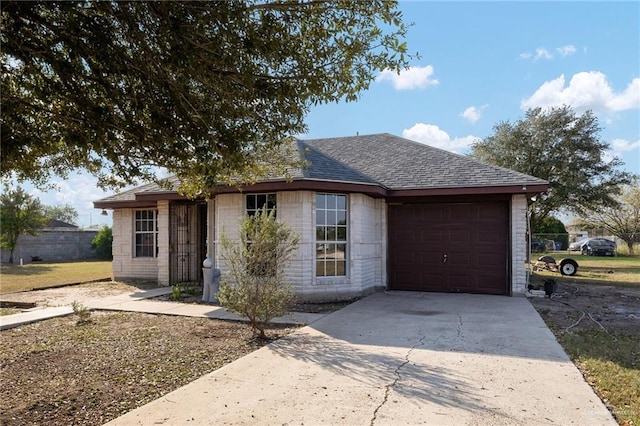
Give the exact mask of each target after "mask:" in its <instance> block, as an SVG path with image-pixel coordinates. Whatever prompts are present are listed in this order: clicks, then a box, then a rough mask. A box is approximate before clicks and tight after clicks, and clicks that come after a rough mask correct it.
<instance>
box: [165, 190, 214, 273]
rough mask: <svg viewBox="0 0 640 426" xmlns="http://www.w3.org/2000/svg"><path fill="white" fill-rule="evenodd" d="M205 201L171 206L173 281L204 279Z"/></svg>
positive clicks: (178, 203)
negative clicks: (202, 277) (202, 276)
mask: <svg viewBox="0 0 640 426" xmlns="http://www.w3.org/2000/svg"><path fill="white" fill-rule="evenodd" d="M206 211H207V206H206V204H203V203H183V202H174V203H171V205H170V207H169V221H170V224H169V229H170V234H169V250H170V257H169V259H170V264H169V268H170V284H171V285H173V284H177V283H191V284H196V283H199V282H200V281H201V275H202V261H203V260H204V256H205V254H206V226H207V221H206V217H207V214H206Z"/></svg>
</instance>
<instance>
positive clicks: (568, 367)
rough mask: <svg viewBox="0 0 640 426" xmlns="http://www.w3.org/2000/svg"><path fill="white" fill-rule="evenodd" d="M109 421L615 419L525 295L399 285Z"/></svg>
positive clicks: (243, 422)
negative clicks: (448, 291) (414, 288)
mask: <svg viewBox="0 0 640 426" xmlns="http://www.w3.org/2000/svg"><path fill="white" fill-rule="evenodd" d="M110 424H113V425H132V424H140V425H146V424H167V425H168V424H171V425H173V424H191V425H208V424H233V425H256V424H257V425H272V424H288V425H294V424H307V425H308V424H313V425H319V424H331V425H336V424H337V425H356V424H358V425H360V424H370V425H372V424H375V425H376V426H379V425H396V424H438V425H484V424H493V425H549V424H567V425H568V424H579V425H612V426H613V425H615V424H616V422H615V421H614V420H613V417H612V416H611V414H610V413H609V412H608V411H607V409H606V408H605V407H604V405H603V404H602V402H601V401H600V400H599V399H598V397H597V396H596V395H595V394H594V392H593V391H592V389H591V388H590V387H589V385H588V384H587V383H586V382H585V381H584V379H583V377H582V375H581V374H580V372H579V371H578V369H577V368H576V367H575V366H574V365H573V364H572V363H571V361H570V360H569V358H568V357H567V355H566V354H565V353H564V352H563V350H562V348H561V347H560V345H559V344H558V343H557V342H556V341H555V338H554V337H553V334H552V333H551V332H550V331H549V329H548V328H547V327H546V326H545V324H544V322H543V321H542V319H541V318H540V317H539V316H538V314H537V313H536V312H535V310H534V309H533V307H532V306H531V304H530V303H529V302H528V301H527V300H526V299H525V298H524V297H523V298H517V297H513V298H509V297H503V296H480V295H467V294H433V293H431V294H426V293H404V292H391V293H376V294H373V295H371V296H369V297H367V298H364V299H362V300H360V301H358V302H356V303H354V304H351V305H349V306H347V307H346V308H344V309H342V310H340V311H338V312H335V313H333V314H330V315H327V316H326V317H324V318H322V319H320V320H318V321H316V322H314V323H313V324H311V325H310V326H307V327H304V328H302V329H300V330H299V331H297V332H296V333H294V334H292V335H289V336H287V337H286V338H283V339H281V340H278V341H276V342H274V343H273V344H271V345H269V346H266V347H263V348H261V349H260V350H258V351H256V352H254V353H251V354H249V355H247V356H246V357H244V358H241V359H240V360H238V361H236V362H233V363H231V364H228V365H227V366H225V367H223V368H221V369H219V370H217V371H215V372H213V373H211V374H208V375H206V376H204V377H202V378H200V379H198V380H196V381H195V382H193V383H191V384H189V385H187V386H185V387H183V388H180V389H178V390H176V391H174V392H172V393H171V394H169V395H166V396H165V397H162V398H160V399H158V400H156V401H153V402H151V403H150V404H147V405H145V406H143V407H141V408H139V409H137V410H134V411H132V412H130V413H128V414H126V415H125V416H123V417H121V418H118V419H116V420H114V421H112V422H111V423H110Z"/></svg>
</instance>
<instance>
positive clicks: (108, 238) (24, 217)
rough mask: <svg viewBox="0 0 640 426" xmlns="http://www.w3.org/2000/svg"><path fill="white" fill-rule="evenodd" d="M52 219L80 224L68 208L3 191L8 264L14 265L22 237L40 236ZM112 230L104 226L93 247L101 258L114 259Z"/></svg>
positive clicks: (2, 236) (0, 202)
mask: <svg viewBox="0 0 640 426" xmlns="http://www.w3.org/2000/svg"><path fill="white" fill-rule="evenodd" d="M51 219H56V220H59V221H62V222H65V223H70V224H75V223H76V222H77V220H78V212H77V210H76V209H75V208H74V207H73V206H71V205H68V204H65V205H62V206H47V205H43V204H42V203H40V200H39V199H38V198H37V197H34V196H32V195H30V194H28V193H27V192H26V191H25V190H24V189H23V188H21V187H17V188H14V189H11V188H9V186H6V185H5V187H4V191H3V192H2V193H1V194H0V246H1V247H2V248H4V249H7V250H9V252H10V254H9V263H13V252H14V250H15V248H16V245H17V243H18V237H20V235H32V236H35V235H38V234H40V232H41V231H42V228H44V227H45V226H47V224H49V222H50V221H51ZM112 241H113V237H112V232H111V228H109V227H108V226H104V227H103V228H102V229H100V230H99V231H98V234H97V235H96V237H95V238H94V240H93V241H92V243H91V245H92V247H93V248H94V249H95V250H96V253H97V255H98V257H100V258H102V259H109V258H111V243H112Z"/></svg>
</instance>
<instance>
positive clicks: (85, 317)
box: [71, 300, 91, 324]
mask: <svg viewBox="0 0 640 426" xmlns="http://www.w3.org/2000/svg"><path fill="white" fill-rule="evenodd" d="M71 308H72V309H73V313H74V314H75V315H76V316H77V317H78V324H86V323H88V322H89V317H90V316H91V312H90V311H89V308H87V307H86V306H85V305H83V304H82V303H80V302H78V301H75V300H74V301H73V303H71Z"/></svg>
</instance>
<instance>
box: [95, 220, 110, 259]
mask: <svg viewBox="0 0 640 426" xmlns="http://www.w3.org/2000/svg"><path fill="white" fill-rule="evenodd" d="M112 246H113V231H112V230H111V228H110V227H108V226H106V225H105V226H103V227H102V229H100V231H98V234H97V235H96V236H95V238H94V239H93V241H91V247H93V248H94V249H95V250H96V253H97V255H98V257H99V258H100V259H113V249H112Z"/></svg>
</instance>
